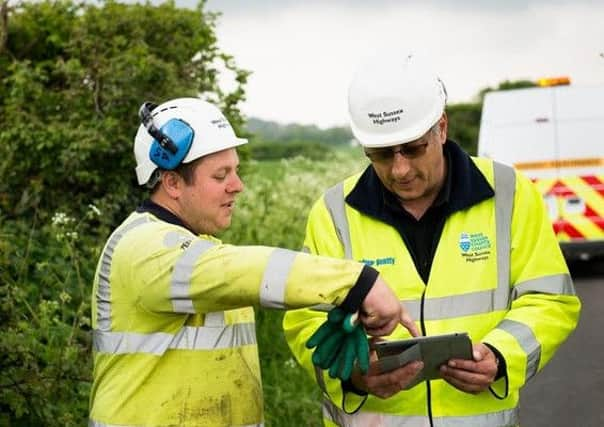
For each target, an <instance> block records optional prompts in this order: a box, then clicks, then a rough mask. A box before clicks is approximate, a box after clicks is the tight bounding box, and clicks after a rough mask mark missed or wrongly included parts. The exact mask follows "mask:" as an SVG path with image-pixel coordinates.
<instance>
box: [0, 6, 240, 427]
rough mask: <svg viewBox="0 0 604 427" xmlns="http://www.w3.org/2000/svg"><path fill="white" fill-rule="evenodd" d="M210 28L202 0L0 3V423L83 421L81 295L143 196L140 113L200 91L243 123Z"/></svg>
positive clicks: (86, 379)
mask: <svg viewBox="0 0 604 427" xmlns="http://www.w3.org/2000/svg"><path fill="white" fill-rule="evenodd" d="M215 22H216V15H215V14H212V13H209V12H206V11H205V10H204V4H203V2H202V3H200V4H199V6H198V7H197V8H196V9H195V10H188V9H187V10H185V9H179V8H177V7H176V6H175V4H174V2H167V3H163V4H160V5H158V6H154V5H152V4H150V3H146V4H120V3H117V2H114V1H107V2H101V3H97V4H91V3H89V2H88V3H76V2H74V1H71V0H57V1H48V0H47V1H40V2H25V1H24V2H21V3H14V2H13V3H10V4H9V3H8V2H7V1H2V0H0V318H1V320H2V329H1V330H0V370H1V371H2V378H1V379H0V425H10V426H34V425H35V426H61V427H64V426H81V425H85V424H86V418H87V407H88V395H89V387H90V375H91V363H90V362H91V348H90V335H89V329H90V320H89V318H88V317H89V312H90V303H89V301H90V288H91V284H92V277H93V274H94V269H95V266H96V260H97V259H98V256H99V253H100V250H101V247H102V245H103V243H104V241H105V239H106V237H107V235H108V233H109V231H110V230H111V228H113V227H114V226H115V225H116V223H117V222H118V221H119V220H121V219H123V217H124V215H125V213H126V211H129V210H130V209H132V207H133V206H134V205H135V203H136V201H137V200H138V199H139V198H140V197H141V194H140V190H139V189H138V188H136V186H135V185H134V170H133V169H134V160H133V156H132V140H133V136H134V134H135V132H136V129H137V126H138V117H137V114H136V113H137V109H138V107H139V105H140V104H141V102H142V101H145V100H149V101H154V102H161V101H164V100H166V99H169V98H173V97H177V96H197V95H198V94H201V95H202V96H203V97H205V98H206V99H208V100H210V101H212V102H214V103H215V104H217V105H218V106H219V107H220V108H221V109H222V110H223V111H224V112H225V114H226V115H227V116H228V117H229V119H230V121H231V122H232V123H233V124H234V126H235V127H236V128H238V127H241V126H242V125H243V119H242V117H241V115H240V114H239V110H238V104H239V102H240V101H241V100H242V99H243V98H244V89H243V88H244V85H245V83H246V79H247V76H248V73H247V72H246V71H244V70H241V69H239V68H237V67H236V65H235V64H234V61H233V58H231V57H230V56H228V55H226V54H225V53H223V52H221V51H220V50H219V48H218V47H217V40H216V35H215ZM225 72H228V73H232V75H233V76H234V78H235V80H236V82H237V85H236V87H235V89H234V90H233V91H231V92H224V91H223V90H222V89H221V87H220V85H219V78H220V76H221V74H222V73H225Z"/></svg>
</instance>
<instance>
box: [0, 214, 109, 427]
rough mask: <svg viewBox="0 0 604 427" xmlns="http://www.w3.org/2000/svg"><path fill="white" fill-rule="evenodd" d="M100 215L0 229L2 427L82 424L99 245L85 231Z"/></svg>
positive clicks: (6, 224) (61, 217) (11, 224)
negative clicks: (92, 288)
mask: <svg viewBox="0 0 604 427" xmlns="http://www.w3.org/2000/svg"><path fill="white" fill-rule="evenodd" d="M99 214H100V212H99V211H98V209H97V208H96V207H94V206H90V207H88V211H87V214H86V215H85V217H84V219H82V220H80V221H79V222H78V221H76V220H75V219H74V218H71V217H69V216H67V215H65V214H64V213H57V214H55V216H54V217H53V220H52V222H50V223H47V224H38V223H37V222H36V219H35V218H34V220H33V221H34V222H33V223H28V222H27V221H6V222H2V226H1V227H0V235H1V236H2V240H1V241H2V244H1V250H0V267H1V268H0V283H1V285H0V310H1V311H0V318H1V320H2V325H3V328H2V332H1V333H0V355H1V356H0V367H1V369H2V374H3V375H2V379H0V414H3V415H4V417H5V420H2V419H1V418H0V421H3V422H4V423H6V425H11V426H33V425H40V426H41V425H44V426H57V427H58V426H81V425H83V423H84V420H85V417H86V414H87V412H88V394H89V387H90V377H91V369H92V365H91V363H90V360H91V358H90V348H91V346H90V335H89V333H88V331H89V329H90V319H89V312H90V283H91V277H92V275H93V273H94V268H95V266H96V265H95V264H96V263H95V260H96V259H97V258H98V256H99V254H100V249H101V247H100V246H99V245H100V244H102V243H100V242H99V241H98V240H97V239H96V238H95V237H94V236H93V235H92V234H91V233H90V229H91V227H97V226H98V221H97V219H98V217H99ZM101 231H107V230H101ZM91 236H92V237H91ZM8 242H12V244H10V245H9V244H8ZM3 425H4V424H3Z"/></svg>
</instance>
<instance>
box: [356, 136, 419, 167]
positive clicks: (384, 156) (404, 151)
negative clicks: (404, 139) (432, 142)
mask: <svg viewBox="0 0 604 427" xmlns="http://www.w3.org/2000/svg"><path fill="white" fill-rule="evenodd" d="M428 144H429V142H428V141H425V142H423V143H421V144H414V145H409V144H402V145H399V146H398V148H392V147H388V148H379V149H374V150H366V151H365V155H366V156H367V157H369V159H370V160H371V161H372V162H377V163H389V162H392V161H393V160H394V156H395V155H396V153H399V154H400V155H401V156H403V157H404V158H406V159H416V158H418V157H421V156H423V155H424V154H426V148H427V147H428Z"/></svg>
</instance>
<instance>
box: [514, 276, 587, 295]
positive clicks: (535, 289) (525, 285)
mask: <svg viewBox="0 0 604 427" xmlns="http://www.w3.org/2000/svg"><path fill="white" fill-rule="evenodd" d="M532 293H540V294H550V295H569V296H574V295H576V293H575V287H574V286H573V279H572V278H571V277H570V275H568V274H553V275H551V276H544V277H539V278H538V279H532V280H526V281H524V282H522V283H518V284H517V285H516V286H514V288H513V289H512V299H516V298H519V297H521V296H522V295H526V294H532Z"/></svg>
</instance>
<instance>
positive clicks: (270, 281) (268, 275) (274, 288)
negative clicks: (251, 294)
mask: <svg viewBox="0 0 604 427" xmlns="http://www.w3.org/2000/svg"><path fill="white" fill-rule="evenodd" d="M297 254H298V253H297V252H294V251H290V250H289V249H278V248H277V249H275V250H274V251H273V252H272V253H271V256H270V258H269V260H268V263H267V265H266V269H265V270H264V277H262V282H261V283H260V305H261V306H262V307H266V308H279V309H284V308H286V305H285V287H286V285H287V277H288V276H289V272H290V271H291V267H292V264H293V263H294V260H295V259H296V256H297Z"/></svg>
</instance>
